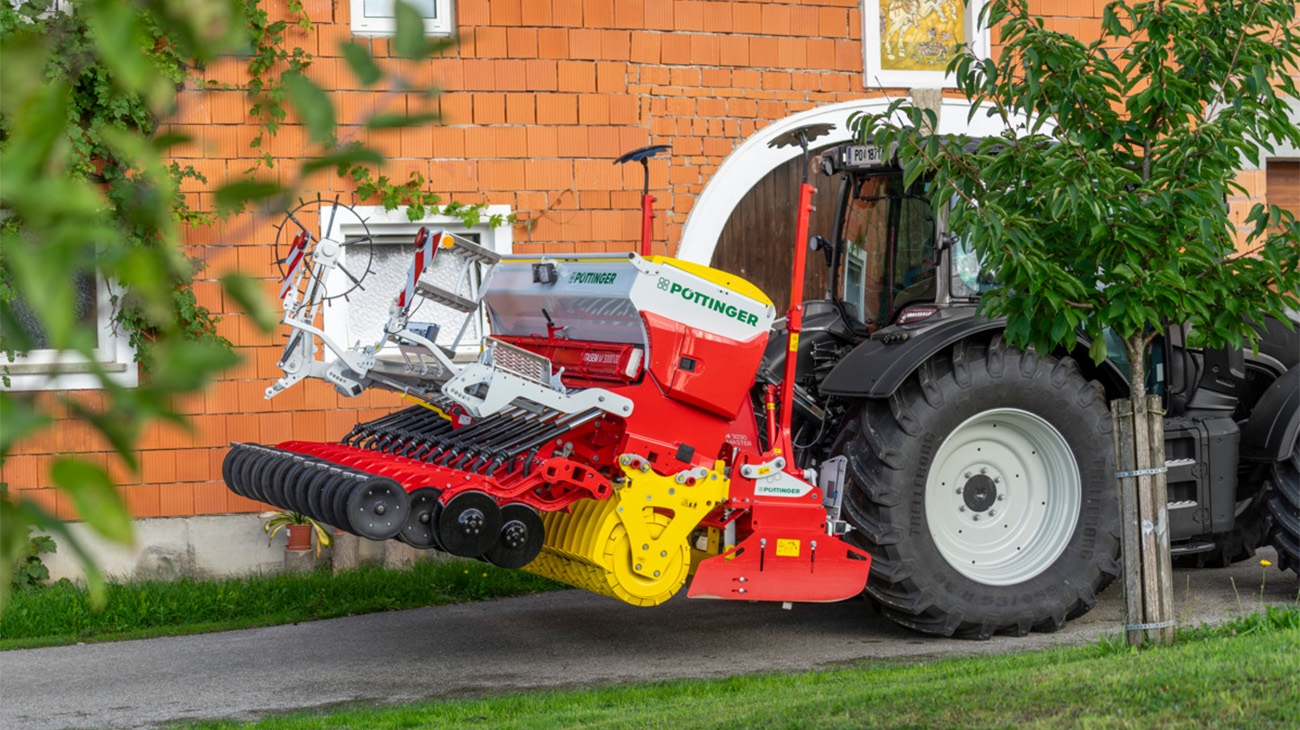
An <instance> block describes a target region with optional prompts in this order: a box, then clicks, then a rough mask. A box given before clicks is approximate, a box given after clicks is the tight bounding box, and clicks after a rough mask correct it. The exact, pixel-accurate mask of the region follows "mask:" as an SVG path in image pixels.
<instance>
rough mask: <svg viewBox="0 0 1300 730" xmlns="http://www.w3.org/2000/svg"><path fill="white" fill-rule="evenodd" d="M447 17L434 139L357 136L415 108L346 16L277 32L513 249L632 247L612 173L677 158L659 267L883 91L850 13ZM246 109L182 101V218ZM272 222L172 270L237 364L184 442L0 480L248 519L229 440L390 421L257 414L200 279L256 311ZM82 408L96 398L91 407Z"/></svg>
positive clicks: (339, 413)
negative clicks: (191, 269)
mask: <svg viewBox="0 0 1300 730" xmlns="http://www.w3.org/2000/svg"><path fill="white" fill-rule="evenodd" d="M454 2H455V7H456V18H457V23H458V26H459V34H460V38H461V41H460V43H459V45H458V46H457V47H456V48H455V49H454V50H452V51H451V52H449V53H448V54H447V55H446V56H445V57H443V58H439V59H437V60H434V61H432V62H429V63H426V64H424V65H422V66H421V67H420V68H419V69H418V70H416V72H415V73H416V74H417V78H418V79H419V80H422V81H434V82H437V83H438V84H439V85H440V86H442V87H443V88H444V89H445V92H444V93H443V94H442V95H441V96H440V97H438V98H437V100H436V101H435V102H433V103H434V105H435V107H436V110H437V111H439V112H440V113H441V114H442V117H443V124H442V125H440V126H435V127H430V128H424V129H411V130H402V131H400V132H390V133H385V134H383V135H376V136H371V137H368V138H367V137H365V136H363V135H361V133H360V129H359V128H358V127H357V126H356V125H357V124H358V122H360V121H361V119H362V118H363V116H364V115H365V114H367V113H369V112H371V111H373V110H374V109H375V105H376V103H377V101H379V100H381V99H386V101H387V103H388V106H387V107H385V109H386V110H388V111H398V110H408V111H417V110H420V109H421V107H420V106H419V104H420V102H419V101H418V100H416V99H408V98H406V97H404V96H401V95H395V96H392V97H388V98H385V97H382V96H381V95H380V94H376V93H374V92H371V91H365V90H362V89H360V88H359V86H358V85H357V84H356V82H355V81H354V80H353V79H352V77H351V75H350V74H349V72H348V70H347V66H346V64H345V63H344V62H343V61H342V59H341V58H340V57H339V51H338V43H339V41H341V40H344V39H348V38H350V37H351V34H350V30H349V23H348V17H349V16H348V4H347V0H305V1H304V3H303V4H304V7H305V11H306V13H307V15H308V16H309V17H310V18H311V20H312V29H311V30H310V31H308V32H302V31H296V30H295V31H292V32H291V38H292V39H293V40H294V41H295V42H296V43H298V44H300V45H301V46H302V47H303V48H304V49H306V50H307V51H308V52H310V53H311V54H312V55H314V56H315V61H314V62H313V64H312V66H311V69H310V71H309V73H310V74H311V76H312V77H313V78H315V79H316V80H317V81H318V82H319V83H321V84H322V85H324V86H326V87H327V88H330V89H333V90H335V91H336V99H337V100H338V103H339V107H340V119H339V121H340V123H341V124H342V125H343V128H342V129H341V130H340V136H344V137H346V136H347V135H359V136H360V137H361V138H363V139H368V140H369V141H370V142H372V143H374V144H376V145H378V146H380V147H381V148H382V149H383V150H384V151H385V152H386V153H387V154H389V155H390V156H391V157H392V158H393V161H392V163H391V164H390V165H389V166H388V167H387V168H386V172H387V173H388V174H389V175H391V176H392V177H394V178H396V179H399V180H400V179H405V177H406V175H407V173H408V172H409V171H412V170H414V171H419V172H420V173H421V174H423V175H424V177H425V178H426V179H428V180H430V181H431V185H432V187H433V188H434V189H436V190H439V191H442V192H444V193H445V194H446V196H447V197H449V198H454V199H457V200H461V201H464V202H467V203H479V202H483V203H492V204H505V205H509V206H510V207H511V208H512V209H513V210H514V211H515V212H516V214H517V215H518V216H519V219H520V225H519V226H517V227H516V229H515V231H514V240H515V250H516V251H517V252H521V253H529V252H541V251H550V252H591V251H627V250H633V248H634V247H635V245H636V240H637V237H638V235H639V218H638V210H639V205H640V189H641V169H640V166H639V165H635V164H633V165H624V166H621V167H619V166H615V165H613V164H612V162H611V161H612V160H613V159H614V158H615V157H617V156H619V155H620V154H622V153H624V152H627V151H629V150H632V149H634V148H637V147H641V146H644V145H648V144H671V145H672V146H673V151H672V157H671V161H670V163H664V162H662V161H656V162H655V163H654V164H652V165H651V170H652V175H651V182H650V186H651V191H652V193H653V194H654V195H655V196H656V197H657V198H658V203H657V207H658V210H659V215H658V217H657V218H656V221H655V239H656V241H658V242H659V243H658V247H659V248H660V250H661V251H665V250H666V251H668V252H671V251H673V250H674V249H675V245H676V242H677V240H678V238H679V235H680V231H681V228H682V226H683V224H684V223H685V221H686V217H687V215H688V213H689V212H690V210H691V206H692V203H693V201H694V200H695V198H696V196H697V195H698V194H699V193H700V191H701V190H702V189H703V187H704V185H705V184H706V183H707V182H708V181H709V179H710V176H711V175H712V174H713V172H714V171H715V170H716V169H717V167H718V166H719V165H720V164H721V163H722V162H723V160H724V159H726V157H727V155H729V154H730V153H731V152H732V151H733V150H734V149H735V148H736V147H737V146H738V145H739V144H740V143H742V142H743V141H744V140H745V139H746V138H747V137H749V136H750V135H752V134H753V133H754V132H755V131H756V130H758V129H761V128H762V127H763V126H764V125H766V124H768V123H769V122H771V121H772V120H775V119H780V118H783V117H786V116H789V115H791V114H794V113H797V112H800V111H804V110H807V109H811V108H813V107H817V106H820V105H825V104H830V103H834V102H840V101H846V100H852V99H859V98H862V97H863V96H864V95H865V96H879V95H881V94H883V93H885V92H884V91H882V90H871V91H868V90H865V89H864V88H863V84H862V48H861V22H860V17H859V11H858V0H785V1H776V2H769V1H764V2H723V1H712V2H701V1H696V0H491V2H489V1H488V0H454ZM1104 4H1105V3H1104V0H1064V1H1052V2H1048V1H1047V0H1043V1H1042V2H1040V3H1039V5H1040V7H1039V8H1037V9H1038V10H1039V11H1040V12H1041V13H1042V14H1043V15H1046V16H1048V17H1049V22H1050V23H1051V24H1052V27H1054V28H1056V29H1059V30H1063V31H1066V32H1070V33H1074V34H1076V35H1079V36H1080V37H1083V38H1085V39H1088V38H1093V37H1096V36H1097V35H1098V33H1099V32H1100V31H1099V21H1098V20H1097V19H1098V18H1099V17H1100V12H1101V7H1103V6H1104ZM265 5H266V6H267V7H268V9H270V10H271V11H272V16H273V17H275V16H276V14H277V13H279V14H281V15H282V14H283V12H284V11H283V6H284V3H283V1H281V2H279V3H278V7H277V3H272V2H266V3H265ZM292 33H296V35H292ZM994 40H995V45H994V48H995V52H996V49H997V46H996V38H995V39H994ZM368 42H369V43H370V46H371V48H372V52H373V53H374V55H375V56H376V57H379V58H381V59H386V58H387V56H388V42H387V41H386V40H384V39H373V40H370V41H368ZM385 62H387V61H386V60H385ZM241 69H242V65H241V62H240V61H238V60H234V59H230V60H224V61H222V62H220V63H217V64H214V65H213V66H212V67H211V68H209V69H208V71H207V75H208V78H209V79H210V80H213V81H218V82H237V81H239V80H240V78H241ZM889 93H890V94H891V95H894V96H897V95H898V94H899V93H901V92H900V90H896V89H895V90H890V91H889ZM247 107H248V103H247V101H246V100H245V98H244V97H243V96H242V94H241V93H239V92H234V91H206V92H200V91H196V90H187V91H186V92H184V93H183V94H182V98H181V103H180V109H179V112H178V115H177V117H176V119H175V125H174V126H175V127H176V129H177V130H178V131H181V132H184V133H187V134H189V135H190V136H191V137H192V138H193V140H194V142H193V144H190V145H189V146H187V147H185V148H183V149H181V150H179V151H178V153H177V159H178V161H179V162H181V163H182V164H191V165H193V166H194V167H196V168H197V169H198V170H200V171H201V172H203V173H204V174H205V175H207V177H208V180H209V182H208V184H206V185H204V184H200V183H196V182H193V181H189V182H187V183H186V185H185V187H184V192H185V193H186V195H187V196H188V197H189V200H190V202H191V205H192V206H193V207H195V208H198V209H203V210H210V209H212V207H213V206H212V199H211V197H210V196H211V193H210V191H211V190H212V189H213V187H215V185H217V184H220V183H221V182H223V181H224V180H225V179H226V178H227V177H228V176H233V175H236V174H238V173H240V172H242V171H244V170H246V169H248V168H250V167H252V166H253V165H254V163H255V152H254V150H252V149H251V148H250V147H249V142H250V141H251V140H252V138H253V137H254V136H255V135H256V134H257V132H258V127H257V126H256V125H255V124H254V123H252V122H251V121H250V118H249V117H248V114H247ZM290 121H292V120H290ZM268 144H269V150H270V151H271V152H272V154H273V155H274V156H275V157H276V158H277V159H278V162H277V165H276V168H275V170H274V174H280V175H284V174H288V173H289V172H290V171H293V170H294V169H295V168H296V165H297V164H298V162H299V161H300V160H301V158H302V156H303V150H304V135H303V132H302V130H301V129H300V128H298V127H297V126H295V125H293V124H292V123H291V124H288V125H286V126H285V127H284V128H283V129H282V130H281V131H280V132H279V134H278V135H277V136H276V137H274V138H273V139H271V140H269V142H268ZM351 191H352V187H351V186H350V185H348V184H347V182H346V181H342V180H340V179H338V177H337V176H336V175H335V174H334V173H333V172H332V171H324V172H321V173H320V174H318V175H317V176H315V177H313V178H312V179H311V180H309V182H308V185H307V190H306V191H305V192H304V195H307V196H314V195H315V194H316V193H317V192H321V193H328V194H329V195H330V196H331V197H332V196H333V195H334V194H335V193H342V194H343V195H344V199H345V201H350V202H360V201H353V200H352V199H351ZM276 222H278V219H277V218H276V217H271V218H269V219H262V220H255V219H253V218H252V217H251V216H243V217H239V218H235V219H232V220H230V221H226V222H223V223H220V224H217V225H213V226H211V227H208V228H204V229H200V230H195V231H193V232H191V234H190V235H189V237H188V240H187V244H188V248H187V251H188V253H190V254H191V255H194V256H196V257H198V258H200V259H202V260H203V261H204V262H205V264H206V267H207V268H206V270H205V271H204V272H203V273H202V274H201V275H200V277H199V281H198V283H197V291H198V295H199V299H200V301H201V303H203V304H204V305H206V306H208V307H209V308H210V309H212V310H213V311H214V312H217V313H219V314H221V315H222V317H223V320H222V322H221V325H220V330H221V333H222V334H223V335H224V336H226V337H227V338H228V339H230V341H231V342H233V343H234V345H235V347H236V348H237V349H238V351H239V353H240V355H241V356H242V357H243V362H242V364H241V365H240V366H239V367H237V368H236V369H234V370H233V371H231V372H230V373H228V374H227V375H226V376H225V378H224V379H223V380H221V381H220V382H218V383H215V384H213V385H212V386H211V387H210V388H208V389H207V391H206V392H205V393H203V394H202V395H199V396H194V397H191V398H189V399H187V400H186V401H185V402H184V403H182V404H181V407H182V410H183V411H184V412H185V413H187V414H189V415H190V416H191V417H192V420H193V424H194V430H193V431H192V432H185V431H182V430H178V429H175V428H172V427H156V428H153V429H150V430H149V431H148V432H147V433H145V434H144V437H143V439H142V440H141V442H140V449H139V452H138V456H139V462H140V472H139V473H138V474H133V473H131V472H129V471H128V470H126V469H124V468H122V467H121V466H120V465H119V464H117V462H116V460H115V459H112V458H110V455H109V450H108V449H107V447H106V446H105V445H104V444H101V443H98V442H96V441H95V440H93V439H92V438H90V436H89V434H88V430H87V429H86V428H85V427H84V426H83V425H80V424H77V423H75V422H72V421H70V420H67V419H66V418H61V419H60V420H59V422H58V424H57V425H56V427H55V428H54V429H52V430H50V431H49V432H47V433H46V435H44V436H42V437H41V438H39V439H35V440H32V441H29V442H28V443H26V444H24V445H23V446H22V448H21V451H20V453H18V454H17V455H16V456H14V457H12V458H11V459H9V460H8V461H7V462H6V464H5V465H4V467H3V471H2V472H0V480H3V481H7V482H8V483H9V484H10V486H11V488H13V489H16V490H21V491H23V492H24V493H25V494H26V495H27V496H31V497H34V498H36V499H39V500H40V501H42V502H43V503H44V504H45V505H46V506H47V507H49V508H50V509H51V510H53V511H54V512H55V513H56V514H58V515H60V516H64V517H72V516H73V515H72V514H71V511H70V508H69V505H68V504H67V503H66V501H65V498H64V497H63V496H62V495H61V494H59V493H57V492H55V491H54V490H50V489H47V488H46V487H47V486H48V483H47V481H46V477H45V473H46V470H47V467H48V465H49V462H50V461H51V459H52V458H54V455H56V454H58V453H64V452H78V453H82V454H91V455H92V458H94V459H96V460H98V461H99V462H101V463H104V464H106V465H111V469H112V472H113V474H114V476H115V477H116V478H117V480H118V482H119V483H120V484H122V485H124V486H123V487H122V491H123V494H124V495H125V496H126V499H127V502H128V504H129V506H130V509H131V511H132V514H134V515H135V516H137V517H155V516H186V515H195V514H217V513H225V512H247V511H255V510H258V509H259V508H261V506H260V505H258V504H256V503H253V502H251V501H250V500H246V499H243V498H240V497H238V496H236V495H234V494H233V493H231V492H230V491H229V490H227V489H226V488H225V486H224V485H223V484H222V482H221V475H220V464H221V459H222V457H223V455H224V454H225V451H226V445H227V444H228V443H229V442H230V441H257V442H270V443H274V442H277V441H280V440H284V439H287V438H298V439H312V440H332V439H336V438H339V437H341V436H342V435H343V434H344V433H346V432H347V430H348V429H349V428H350V427H351V426H352V425H354V424H355V423H357V422H358V421H360V420H366V419H370V418H374V417H377V416H379V415H381V414H383V413H386V412H389V411H391V410H392V409H393V408H395V407H396V406H397V403H398V401H397V399H396V397H395V396H393V395H392V394H389V393H386V392H382V391H370V392H367V393H365V394H363V395H362V396H361V397H359V398H342V397H339V396H337V395H335V393H334V391H333V389H332V388H331V387H329V386H327V385H325V384H324V383H322V382H320V381H308V382H305V383H302V384H299V385H296V386H294V387H293V388H291V389H289V390H288V391H286V392H284V393H282V394H281V395H279V396H277V397H276V398H275V399H274V400H272V401H266V400H264V399H263V398H262V392H263V390H264V389H265V388H266V386H267V385H268V384H269V383H270V382H271V381H273V380H274V379H275V378H276V377H278V376H279V375H280V371H279V370H278V369H277V368H276V366H275V362H276V360H277V358H278V355H279V351H280V345H279V343H280V342H281V340H279V339H278V337H279V333H276V334H274V335H263V334H261V333H259V332H258V331H257V330H256V328H255V327H253V326H252V324H251V322H250V321H249V320H248V318H247V317H245V316H243V315H240V314H239V313H238V312H236V311H235V308H234V307H233V305H232V303H230V302H228V301H227V300H226V299H225V298H224V297H223V295H222V293H221V291H220V287H219V285H218V284H217V282H216V277H217V276H218V275H220V274H222V273H224V272H227V271H232V270H239V271H242V272H245V273H247V274H250V275H253V276H256V277H262V278H264V279H265V285H266V290H267V291H268V295H271V293H272V292H273V291H274V289H275V286H276V282H274V281H272V280H271V276H272V274H273V270H274V269H273V266H272V264H271V261H272V258H273V256H272V249H271V244H272V242H273V239H274V229H273V228H272V225H273V224H274V223H276ZM82 397H84V398H86V399H87V400H88V401H90V402H97V401H98V400H100V396H99V395H98V394H97V393H93V392H88V393H84V394H82Z"/></svg>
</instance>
